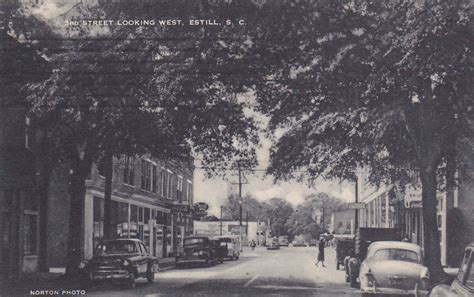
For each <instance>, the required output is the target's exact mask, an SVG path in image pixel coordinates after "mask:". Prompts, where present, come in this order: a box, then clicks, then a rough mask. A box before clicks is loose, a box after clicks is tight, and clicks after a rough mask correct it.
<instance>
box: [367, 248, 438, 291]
mask: <svg viewBox="0 0 474 297" xmlns="http://www.w3.org/2000/svg"><path fill="white" fill-rule="evenodd" d="M359 281H360V289H361V291H362V296H371V295H372V296H374V295H381V294H384V295H385V294H387V295H410V296H428V289H429V274H428V268H427V267H425V266H424V265H423V256H422V250H421V247H420V246H419V245H416V244H414V243H408V242H400V241H378V242H374V243H372V244H370V245H369V247H368V249H367V256H366V257H365V259H364V261H362V263H361V266H360V270H359Z"/></svg>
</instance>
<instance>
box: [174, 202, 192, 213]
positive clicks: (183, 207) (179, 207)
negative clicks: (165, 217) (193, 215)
mask: <svg viewBox="0 0 474 297" xmlns="http://www.w3.org/2000/svg"><path fill="white" fill-rule="evenodd" d="M171 212H173V213H178V212H189V205H188V204H173V205H171Z"/></svg>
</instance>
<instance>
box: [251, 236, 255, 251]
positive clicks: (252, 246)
mask: <svg viewBox="0 0 474 297" xmlns="http://www.w3.org/2000/svg"><path fill="white" fill-rule="evenodd" d="M255 246H256V244H255V240H253V239H252V241H251V242H250V247H251V248H252V251H253V250H255Z"/></svg>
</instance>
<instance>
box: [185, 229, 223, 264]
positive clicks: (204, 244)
mask: <svg viewBox="0 0 474 297" xmlns="http://www.w3.org/2000/svg"><path fill="white" fill-rule="evenodd" d="M217 261H218V259H217V257H216V249H215V245H214V243H213V242H211V240H210V239H209V237H206V236H190V237H185V238H184V240H183V253H182V254H180V255H178V257H176V267H177V268H182V267H184V266H185V265H196V264H197V265H204V266H213V265H215V264H216V263H217Z"/></svg>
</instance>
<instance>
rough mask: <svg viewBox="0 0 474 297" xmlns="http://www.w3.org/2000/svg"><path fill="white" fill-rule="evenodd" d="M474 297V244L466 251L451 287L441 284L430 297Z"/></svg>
mask: <svg viewBox="0 0 474 297" xmlns="http://www.w3.org/2000/svg"><path fill="white" fill-rule="evenodd" d="M473 296H474V242H473V243H471V244H469V245H468V246H467V247H466V249H465V250H464V256H463V259H462V262H461V266H460V267H459V271H458V275H457V276H456V278H455V279H454V280H453V282H452V283H451V285H448V284H440V285H437V286H435V287H434V288H433V290H432V291H431V293H430V297H473Z"/></svg>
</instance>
